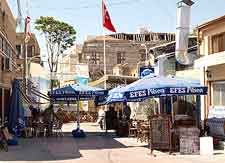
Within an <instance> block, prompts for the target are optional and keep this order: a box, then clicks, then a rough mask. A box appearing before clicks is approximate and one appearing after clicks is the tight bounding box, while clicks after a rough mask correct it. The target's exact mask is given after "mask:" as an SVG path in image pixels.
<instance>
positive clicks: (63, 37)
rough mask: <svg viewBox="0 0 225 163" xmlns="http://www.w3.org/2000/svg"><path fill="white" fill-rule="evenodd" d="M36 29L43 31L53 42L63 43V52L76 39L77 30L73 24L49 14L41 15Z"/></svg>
mask: <svg viewBox="0 0 225 163" xmlns="http://www.w3.org/2000/svg"><path fill="white" fill-rule="evenodd" d="M35 29H37V30H38V31H40V32H42V33H43V34H44V35H45V37H47V39H48V40H49V41H51V43H52V44H59V45H61V49H60V52H61V53H62V52H63V50H65V49H66V48H67V47H68V46H71V45H73V42H74V41H75V39H76V37H75V35H76V31H75V30H74V28H73V27H72V26H70V25H69V24H67V23H65V22H62V21H59V20H56V19H54V18H53V17H49V16H46V17H44V16H41V17H40V18H39V19H37V20H36V22H35Z"/></svg>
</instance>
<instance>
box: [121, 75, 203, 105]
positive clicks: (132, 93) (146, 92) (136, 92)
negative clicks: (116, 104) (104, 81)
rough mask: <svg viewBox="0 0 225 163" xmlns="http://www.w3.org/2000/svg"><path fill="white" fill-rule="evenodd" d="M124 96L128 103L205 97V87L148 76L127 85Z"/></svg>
mask: <svg viewBox="0 0 225 163" xmlns="http://www.w3.org/2000/svg"><path fill="white" fill-rule="evenodd" d="M124 89H125V93H124V96H125V98H126V99H127V100H128V101H132V100H135V99H146V98H148V97H157V96H166V95H206V94H207V87H205V86H201V85H200V84H199V83H197V82H196V81H192V80H190V81H189V80H185V79H181V78H176V77H163V76H156V75H148V76H146V77H144V78H142V79H140V80H138V81H135V82H134V83H131V84H129V85H127V86H126V87H125V88H124Z"/></svg>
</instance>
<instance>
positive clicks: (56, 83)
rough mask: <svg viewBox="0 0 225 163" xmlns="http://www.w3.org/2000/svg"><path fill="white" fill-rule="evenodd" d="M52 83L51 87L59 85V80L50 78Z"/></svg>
mask: <svg viewBox="0 0 225 163" xmlns="http://www.w3.org/2000/svg"><path fill="white" fill-rule="evenodd" d="M52 85H53V87H59V86H60V82H59V80H52Z"/></svg>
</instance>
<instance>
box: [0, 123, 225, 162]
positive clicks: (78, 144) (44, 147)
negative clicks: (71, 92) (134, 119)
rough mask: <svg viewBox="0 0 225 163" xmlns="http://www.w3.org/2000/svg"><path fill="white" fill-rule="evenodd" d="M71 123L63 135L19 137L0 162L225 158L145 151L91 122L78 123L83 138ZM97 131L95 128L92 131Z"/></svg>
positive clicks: (222, 156)
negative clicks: (78, 136) (84, 134)
mask: <svg viewBox="0 0 225 163" xmlns="http://www.w3.org/2000/svg"><path fill="white" fill-rule="evenodd" d="M73 127H74V124H66V125H64V126H63V131H64V132H65V135H64V137H63V138H33V139H20V141H19V142H20V145H19V146H16V147H10V148H9V152H3V151H1V152H0V162H23V163H25V162H81V163H86V162H87V163H88V162H93V163H95V162H96V163H123V162H128V161H129V163H132V162H138V161H142V163H145V162H146V163H147V162H155V163H157V162H160V163H164V162H165V163H170V162H171V163H181V162H182V163H190V162H198V163H201V162H204V163H205V162H206V163H211V162H218V163H222V162H224V161H225V154H224V152H223V151H219V152H217V153H216V155H214V156H213V157H209V156H180V155H171V156H169V155H168V154H167V153H161V152H155V154H156V157H154V158H153V157H150V156H148V155H147V153H148V152H149V150H148V148H147V147H146V144H141V143H137V141H136V139H133V138H117V137H116V136H115V135H114V133H112V132H110V133H108V134H107V135H105V133H104V132H102V131H100V130H99V129H98V127H97V126H94V125H93V124H87V123H86V124H82V128H83V129H84V130H85V131H86V132H87V134H88V136H87V138H85V139H74V138H73V137H72V136H71V133H70V132H71V130H72V129H73ZM96 131H97V132H96Z"/></svg>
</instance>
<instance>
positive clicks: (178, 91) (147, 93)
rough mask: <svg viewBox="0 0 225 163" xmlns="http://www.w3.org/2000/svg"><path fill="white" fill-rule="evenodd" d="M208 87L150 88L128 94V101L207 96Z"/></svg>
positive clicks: (126, 94)
mask: <svg viewBox="0 0 225 163" xmlns="http://www.w3.org/2000/svg"><path fill="white" fill-rule="evenodd" d="M207 90H208V89H207V87H191V88H187V87H172V88H150V89H142V90H137V91H130V92H126V93H125V96H126V98H127V100H132V99H138V98H139V99H141V98H142V99H144V98H147V97H151V96H162V95H206V94H207Z"/></svg>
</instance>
